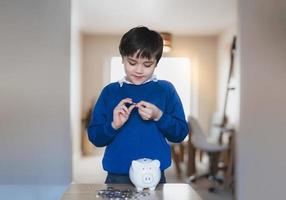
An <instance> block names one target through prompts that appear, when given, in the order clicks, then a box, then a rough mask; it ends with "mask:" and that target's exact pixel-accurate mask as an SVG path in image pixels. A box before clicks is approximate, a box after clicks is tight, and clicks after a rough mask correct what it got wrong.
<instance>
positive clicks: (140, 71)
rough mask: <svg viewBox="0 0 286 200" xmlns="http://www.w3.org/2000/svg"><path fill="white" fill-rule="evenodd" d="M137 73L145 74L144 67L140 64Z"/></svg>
mask: <svg viewBox="0 0 286 200" xmlns="http://www.w3.org/2000/svg"><path fill="white" fill-rule="evenodd" d="M135 71H136V72H137V73H142V72H143V67H142V65H140V64H138V65H137V66H136V69H135Z"/></svg>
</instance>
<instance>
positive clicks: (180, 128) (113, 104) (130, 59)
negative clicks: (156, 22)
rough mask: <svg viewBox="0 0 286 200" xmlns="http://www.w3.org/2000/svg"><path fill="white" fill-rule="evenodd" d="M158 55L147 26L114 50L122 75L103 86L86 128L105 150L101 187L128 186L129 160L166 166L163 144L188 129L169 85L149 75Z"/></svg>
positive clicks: (159, 46)
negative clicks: (146, 159)
mask: <svg viewBox="0 0 286 200" xmlns="http://www.w3.org/2000/svg"><path fill="white" fill-rule="evenodd" d="M162 50H163V40H162V38H161V36H160V34H158V33H157V32H155V31H152V30H149V29H148V28H147V27H136V28H133V29H131V30H129V31H128V32H127V33H125V34H124V35H123V37H122V38H121V41H120V45H119V51H120V54H121V56H122V63H123V65H124V69H125V73H126V76H125V77H124V78H123V79H122V80H120V81H119V82H115V83H111V84H109V85H107V86H106V87H104V89H103V90H102V92H101V95H100V97H99V98H98V101H97V103H96V105H95V108H94V111H93V115H92V118H91V120H90V123H89V127H88V136H89V140H90V141H91V142H92V143H93V144H94V145H95V146H97V147H103V146H106V149H105V153H104V157H103V161H102V163H103V168H104V170H106V171H107V172H108V174H107V178H106V180H105V183H131V182H130V179H129V176H128V173H129V168H130V165H131V162H132V160H137V159H140V158H150V159H158V160H159V161H160V162H161V165H160V169H161V172H162V175H161V180H160V183H165V182H166V180H165V176H164V170H165V169H166V168H168V167H169V166H170V165H171V151H170V146H169V144H168V143H167V142H166V139H167V140H169V141H171V142H181V141H183V140H184V138H185V137H186V135H187V134H188V131H189V130H188V125H187V123H186V120H185V115H184V111H183V108H182V104H181V101H180V98H179V96H178V94H177V92H176V90H175V88H174V86H173V85H172V84H171V83H170V82H168V81H164V80H157V79H156V77H155V76H154V75H153V73H154V70H155V67H156V66H157V64H158V62H159V60H160V58H161V56H162Z"/></svg>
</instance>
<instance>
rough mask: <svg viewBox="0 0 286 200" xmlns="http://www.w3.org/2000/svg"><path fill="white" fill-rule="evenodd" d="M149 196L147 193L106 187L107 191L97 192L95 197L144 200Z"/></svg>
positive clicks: (114, 199)
mask: <svg viewBox="0 0 286 200" xmlns="http://www.w3.org/2000/svg"><path fill="white" fill-rule="evenodd" d="M149 195H150V193H149V192H144V191H142V192H137V191H133V190H131V189H126V190H119V189H114V188H113V187H107V189H105V190H99V191H98V193H97V197H101V198H103V199H109V200H129V199H130V200H131V199H145V198H146V197H147V196H149Z"/></svg>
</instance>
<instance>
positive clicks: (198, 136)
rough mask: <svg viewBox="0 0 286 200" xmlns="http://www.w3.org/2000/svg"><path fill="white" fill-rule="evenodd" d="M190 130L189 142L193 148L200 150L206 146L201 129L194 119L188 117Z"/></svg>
mask: <svg viewBox="0 0 286 200" xmlns="http://www.w3.org/2000/svg"><path fill="white" fill-rule="evenodd" d="M189 121H190V128H191V133H192V134H191V142H192V144H193V145H194V147H195V148H198V149H201V148H202V147H204V146H206V145H207V138H206V135H205V134H204V132H203V130H202V127H201V126H200V124H199V122H198V120H197V119H196V118H194V117H192V116H191V117H190V120H189Z"/></svg>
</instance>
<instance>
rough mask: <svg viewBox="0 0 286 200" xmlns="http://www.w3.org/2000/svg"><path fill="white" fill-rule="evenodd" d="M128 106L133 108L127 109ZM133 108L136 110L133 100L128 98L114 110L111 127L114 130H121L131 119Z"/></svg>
mask: <svg viewBox="0 0 286 200" xmlns="http://www.w3.org/2000/svg"><path fill="white" fill-rule="evenodd" d="M127 104H131V106H129V107H128V108H127V106H126V105H127ZM133 108H135V105H134V103H133V102H132V99H130V98H126V99H123V100H121V101H120V102H119V104H118V105H117V106H116V107H115V108H114V110H113V121H112V123H111V126H112V127H113V128H114V129H119V128H120V127H121V126H123V124H125V122H126V121H127V120H128V119H129V115H130V113H131V111H132V110H133Z"/></svg>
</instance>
